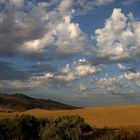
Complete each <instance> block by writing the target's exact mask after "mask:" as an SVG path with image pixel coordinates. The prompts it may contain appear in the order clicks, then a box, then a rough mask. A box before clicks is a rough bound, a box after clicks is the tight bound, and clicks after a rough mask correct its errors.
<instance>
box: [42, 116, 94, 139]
mask: <svg viewBox="0 0 140 140" xmlns="http://www.w3.org/2000/svg"><path fill="white" fill-rule="evenodd" d="M91 130H92V128H91V127H90V126H89V125H88V124H86V123H85V122H84V119H83V118H81V117H80V116H63V117H58V118H56V119H50V121H49V123H47V124H46V126H45V127H44V128H42V129H41V132H40V136H41V139H42V140H47V139H48V140H80V139H83V137H82V134H83V133H84V132H89V131H91Z"/></svg>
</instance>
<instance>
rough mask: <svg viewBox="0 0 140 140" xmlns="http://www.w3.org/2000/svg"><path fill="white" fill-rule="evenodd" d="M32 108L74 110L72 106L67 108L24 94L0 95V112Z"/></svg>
mask: <svg viewBox="0 0 140 140" xmlns="http://www.w3.org/2000/svg"><path fill="white" fill-rule="evenodd" d="M34 108H40V109H47V110H58V109H76V107H74V106H69V105H66V104H63V103H59V102H56V101H52V100H49V99H36V98H32V97H29V96H26V95H24V94H0V111H1V112H5V111H6V112H7V111H8V112H12V111H25V110H29V109H34Z"/></svg>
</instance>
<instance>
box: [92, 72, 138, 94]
mask: <svg viewBox="0 0 140 140" xmlns="http://www.w3.org/2000/svg"><path fill="white" fill-rule="evenodd" d="M128 83H131V85H132V83H133V84H135V85H136V86H137V87H139V86H140V73H139V72H137V73H132V72H125V73H124V74H121V75H119V76H114V77H108V78H107V77H102V78H100V79H98V80H96V81H95V80H94V84H95V85H96V87H98V88H99V89H103V91H104V92H106V93H108V91H111V92H113V93H114V92H117V93H119V92H125V93H127V91H130V89H131V86H129V85H130V84H128ZM119 94H120V93H119Z"/></svg>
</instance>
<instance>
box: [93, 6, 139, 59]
mask: <svg viewBox="0 0 140 140" xmlns="http://www.w3.org/2000/svg"><path fill="white" fill-rule="evenodd" d="M139 29H140V21H137V20H136V19H135V18H134V16H133V15H132V13H130V14H129V15H127V16H125V15H124V14H123V13H122V11H121V9H116V8H115V9H114V10H113V13H112V15H111V17H110V18H109V19H107V20H106V22H105V24H104V28H102V29H97V30H96V31H95V34H96V41H97V46H98V47H99V50H98V55H99V56H102V57H105V56H108V57H110V59H112V60H118V59H124V58H130V57H135V56H138V55H139V53H140V49H139V48H140V41H139V40H140V39H139V35H138V34H139Z"/></svg>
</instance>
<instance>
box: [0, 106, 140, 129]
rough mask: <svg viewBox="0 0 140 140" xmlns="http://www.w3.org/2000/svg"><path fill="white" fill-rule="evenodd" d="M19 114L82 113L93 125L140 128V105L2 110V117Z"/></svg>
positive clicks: (40, 116) (0, 114)
mask: <svg viewBox="0 0 140 140" xmlns="http://www.w3.org/2000/svg"><path fill="white" fill-rule="evenodd" d="M17 114H18V115H20V114H28V115H33V116H35V117H38V118H45V117H58V116H61V115H80V116H81V117H84V119H85V121H86V122H87V123H88V124H90V125H91V126H93V127H100V128H102V127H119V128H120V127H126V128H128V127H134V128H140V105H126V106H105V107H92V108H83V109H76V110H57V111H54V110H53V111H49V110H43V109H33V110H28V111H25V112H20V113H19V112H18V113H17V112H14V113H6V112H5V113H4V112H0V118H7V117H13V116H15V115H17Z"/></svg>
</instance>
